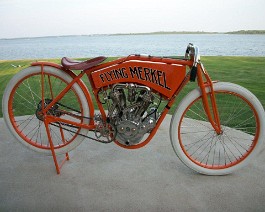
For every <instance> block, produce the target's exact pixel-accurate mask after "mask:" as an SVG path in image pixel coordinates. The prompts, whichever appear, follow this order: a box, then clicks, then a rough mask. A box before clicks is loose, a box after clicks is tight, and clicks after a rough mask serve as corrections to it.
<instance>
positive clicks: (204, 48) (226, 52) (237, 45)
mask: <svg viewBox="0 0 265 212" xmlns="http://www.w3.org/2000/svg"><path fill="white" fill-rule="evenodd" d="M188 43H193V44H195V45H197V46H199V48H200V53H201V55H207V56H209V55H210V56H220V55H221V56H265V35H231V34H172V35H162V34H161V35H93V36H59V37H40V38H18V39H0V60H10V59H32V58H34V59H35V58H61V57H64V56H67V57H72V58H76V57H96V56H101V55H102V56H127V55H129V54H149V55H154V56H173V55H178V56H181V55H184V52H185V49H186V46H187V44H188Z"/></svg>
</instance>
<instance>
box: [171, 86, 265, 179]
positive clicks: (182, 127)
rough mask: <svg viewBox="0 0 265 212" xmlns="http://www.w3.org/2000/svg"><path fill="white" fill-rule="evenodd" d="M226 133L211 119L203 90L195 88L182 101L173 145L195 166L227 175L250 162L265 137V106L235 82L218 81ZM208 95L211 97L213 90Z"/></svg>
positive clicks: (173, 130)
mask: <svg viewBox="0 0 265 212" xmlns="http://www.w3.org/2000/svg"><path fill="white" fill-rule="evenodd" d="M214 91H215V95H216V104H217V108H218V113H219V117H220V122H221V128H222V133H221V134H219V135H218V134H217V133H216V132H215V130H214V129H213V127H212V126H211V124H210V123H209V121H208V118H207V116H206V113H205V111H204V108H203V104H202V97H201V92H200V90H199V89H195V90H194V91H192V92H191V93H190V94H188V95H187V97H186V98H185V99H183V101H182V102H181V103H180V105H179V107H178V109H177V110H176V111H175V114H174V116H173V118H172V122H171V128H170V130H171V132H170V135H171V142H172V145H173V148H174V150H175V152H176V154H177V155H178V157H179V158H180V159H181V160H182V162H183V163H184V164H186V165H187V166H188V167H190V168H191V169H193V170H195V171H197V172H200V173H203V174H208V175H224V174H228V173H231V172H233V171H235V170H237V169H239V168H241V167H243V166H244V165H246V164H247V163H248V162H249V161H250V159H251V158H252V157H254V155H255V154H256V153H257V152H258V151H259V149H260V148H261V143H262V141H263V140H264V133H263V132H262V130H261V129H264V110H263V107H262V105H261V104H260V102H259V101H258V100H257V98H256V97H255V96H254V95H253V94H252V93H250V92H249V91H248V90H246V89H245V88H242V87H241V86H238V85H235V84H231V83H216V84H214ZM207 92H208V98H209V95H210V94H209V90H208V91H207Z"/></svg>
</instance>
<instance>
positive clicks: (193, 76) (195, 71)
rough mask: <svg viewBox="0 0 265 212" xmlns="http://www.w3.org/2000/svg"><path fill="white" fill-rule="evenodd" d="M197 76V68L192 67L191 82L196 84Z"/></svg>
mask: <svg viewBox="0 0 265 212" xmlns="http://www.w3.org/2000/svg"><path fill="white" fill-rule="evenodd" d="M196 76H197V66H192V68H191V70H190V81H191V82H195V79H196Z"/></svg>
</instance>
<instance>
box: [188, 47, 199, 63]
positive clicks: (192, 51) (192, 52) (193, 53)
mask: <svg viewBox="0 0 265 212" xmlns="http://www.w3.org/2000/svg"><path fill="white" fill-rule="evenodd" d="M185 58H186V59H189V58H190V59H191V60H193V66H197V64H198V63H199V62H200V54H199V48H198V46H195V45H193V44H192V43H189V44H188V46H187V49H186V53H185Z"/></svg>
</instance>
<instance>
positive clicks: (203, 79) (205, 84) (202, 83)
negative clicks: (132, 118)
mask: <svg viewBox="0 0 265 212" xmlns="http://www.w3.org/2000/svg"><path fill="white" fill-rule="evenodd" d="M132 60H137V61H142V62H153V63H160V64H161V63H163V64H169V65H181V66H186V67H189V68H190V69H192V68H193V67H194V60H193V59H173V58H163V57H150V56H141V55H130V56H128V57H124V58H120V59H117V60H113V61H110V62H106V63H103V64H99V65H97V66H95V67H92V68H90V69H87V70H82V71H81V72H80V73H79V74H78V75H76V74H75V73H74V72H72V71H71V70H68V69H65V68H64V67H63V66H60V65H58V64H55V63H51V62H35V63H32V64H31V65H32V66H40V68H41V78H42V79H41V86H42V113H43V117H44V124H45V127H46V132H47V137H48V140H49V143H50V147H51V152H52V156H53V160H54V163H55V167H56V171H57V173H58V174H59V173H60V169H61V167H62V165H63V164H64V162H65V161H66V160H69V155H68V153H66V157H65V159H64V160H63V161H62V163H61V164H60V165H59V163H58V161H57V157H56V154H55V150H54V145H53V141H52V137H51V133H50V131H49V127H48V125H49V124H50V123H52V122H58V123H60V122H63V123H66V124H70V125H73V126H76V127H80V128H85V129H88V130H94V129H95V128H96V125H95V123H94V120H93V119H94V104H93V102H92V98H91V95H90V93H89V90H88V88H87V86H86V85H85V84H84V82H83V81H82V77H83V76H84V75H87V77H88V79H89V83H90V85H91V87H92V92H93V94H94V96H95V99H96V103H97V106H98V108H99V111H100V113H101V115H102V119H103V121H105V120H106V118H107V116H106V113H105V110H104V108H103V105H102V103H101V102H100V100H99V97H98V94H99V92H100V90H101V88H97V87H96V86H95V83H94V80H93V77H92V73H93V72H95V71H98V70H101V69H104V68H108V67H111V66H114V65H116V64H121V63H125V62H128V61H132ZM45 66H51V67H54V68H57V69H60V70H62V71H64V72H65V73H67V74H68V75H69V76H71V78H72V79H73V80H72V81H71V82H70V83H69V84H68V85H67V86H66V87H65V88H64V89H63V90H62V91H61V93H60V94H59V95H57V96H56V97H55V98H53V100H52V102H51V103H50V104H48V105H47V106H46V107H45V106H44V99H45V97H44V68H45ZM196 69H197V83H198V87H199V88H200V90H201V93H202V101H203V106H204V110H205V112H206V114H207V117H208V120H209V122H210V123H211V125H212V127H213V128H214V129H215V131H216V133H217V134H221V133H222V132H221V126H220V120H219V115H218V110H217V105H216V100H215V94H214V90H213V83H214V82H213V81H212V80H211V78H210V76H209V74H208V73H207V71H206V70H205V69H204V67H203V65H202V64H201V63H200V62H198V63H197V64H196ZM190 75H191V71H188V72H187V73H186V76H185V77H184V79H183V80H182V82H181V83H180V85H179V86H178V88H177V89H176V91H175V92H174V94H173V95H172V96H171V97H170V98H169V99H168V103H167V105H166V106H165V108H164V109H163V111H162V113H161V115H160V117H159V119H158V120H157V123H156V126H155V127H154V128H153V130H152V131H151V133H150V134H149V136H148V137H147V138H146V140H144V141H143V142H141V143H139V144H137V145H132V146H126V145H123V144H121V143H119V142H117V141H114V142H115V143H116V144H117V145H119V146H121V147H123V148H126V149H138V148H141V147H143V146H145V145H146V144H148V143H149V142H150V141H151V139H152V138H153V136H154V135H155V134H156V132H157V130H158V128H159V126H160V124H161V123H162V121H163V120H164V118H165V116H166V115H167V113H168V111H169V110H170V108H171V106H172V105H173V104H174V102H175V99H176V97H177V95H178V94H179V92H180V91H181V90H182V88H183V87H184V86H185V85H186V84H187V83H188V82H189V80H190ZM75 83H77V84H78V85H79V86H80V88H81V89H82V91H83V92H84V95H85V97H86V100H87V102H88V106H89V108H90V121H89V124H85V123H77V122H74V121H70V120H65V119H63V118H60V117H55V116H51V115H48V114H47V112H48V110H49V109H50V108H51V107H52V106H53V105H54V104H55V103H56V102H58V101H59V100H60V99H61V98H62V97H63V96H64V95H65V94H66V93H67V92H68V91H69V90H70V89H71V87H72V86H73V85H74V84H75ZM206 88H209V90H210V92H209V93H208V94H210V95H208V94H207V91H206ZM207 96H209V97H210V100H208V97H207ZM210 105H211V107H210ZM61 135H62V139H63V142H65V141H64V135H63V132H62V131H61Z"/></svg>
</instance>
